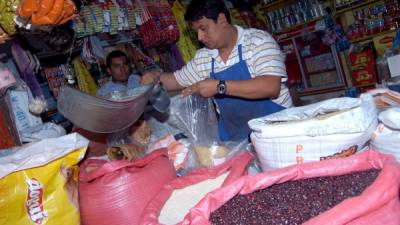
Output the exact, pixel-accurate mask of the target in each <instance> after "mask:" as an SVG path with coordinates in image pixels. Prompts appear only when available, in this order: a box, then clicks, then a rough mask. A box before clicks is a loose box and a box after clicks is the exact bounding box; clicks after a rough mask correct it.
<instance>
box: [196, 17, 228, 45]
mask: <svg viewBox="0 0 400 225" xmlns="http://www.w3.org/2000/svg"><path fill="white" fill-rule="evenodd" d="M221 16H222V14H220V16H219V17H221ZM191 26H192V28H193V30H194V31H196V33H197V39H198V40H199V41H200V42H201V43H203V44H204V45H205V46H206V47H207V48H210V49H218V48H219V47H220V45H221V44H220V43H221V42H223V40H222V38H223V36H222V35H221V33H222V32H223V29H222V28H223V24H222V22H221V20H220V18H218V20H217V21H216V22H215V21H214V20H212V19H208V18H206V17H203V18H201V19H200V20H197V21H195V22H192V23H191Z"/></svg>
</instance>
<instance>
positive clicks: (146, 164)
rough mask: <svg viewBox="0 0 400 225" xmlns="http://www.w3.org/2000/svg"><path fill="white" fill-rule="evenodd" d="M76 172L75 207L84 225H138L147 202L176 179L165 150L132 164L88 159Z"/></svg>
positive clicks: (120, 161) (122, 161)
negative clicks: (77, 202) (78, 172)
mask: <svg viewBox="0 0 400 225" xmlns="http://www.w3.org/2000/svg"><path fill="white" fill-rule="evenodd" d="M80 169H81V170H80V174H79V204H80V212H81V219H82V224H84V225H94V224H95V225H103V224H104V225H113V224H118V225H134V224H138V223H139V220H140V217H141V215H142V211H143V209H144V208H145V207H146V205H147V203H148V202H149V201H150V200H151V199H152V198H153V197H154V196H155V195H156V194H157V193H158V192H159V191H160V190H161V188H162V187H163V186H164V185H165V184H167V183H169V182H170V181H172V180H173V179H174V178H176V176H175V169H174V166H173V164H172V162H171V161H170V160H169V159H168V155H167V151H166V149H160V150H156V151H154V152H152V153H151V154H149V155H147V156H146V157H145V158H143V159H139V160H135V161H127V160H118V161H110V162H108V161H105V160H95V159H89V160H87V161H85V162H84V163H83V164H82V165H81V168H80ZM92 169H93V170H92Z"/></svg>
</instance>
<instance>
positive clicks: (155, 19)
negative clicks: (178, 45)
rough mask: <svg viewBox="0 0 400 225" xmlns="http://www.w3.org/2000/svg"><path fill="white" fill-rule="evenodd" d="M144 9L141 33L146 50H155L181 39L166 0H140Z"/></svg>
mask: <svg viewBox="0 0 400 225" xmlns="http://www.w3.org/2000/svg"><path fill="white" fill-rule="evenodd" d="M138 3H139V5H140V6H141V8H142V11H141V12H142V14H141V17H142V21H144V23H143V24H142V25H141V26H140V27H139V33H140V36H141V37H142V40H143V46H144V48H153V47H157V46H159V45H162V44H172V43H174V42H175V41H177V40H178V38H179V30H178V28H177V24H176V21H175V18H174V15H173V13H172V10H171V7H170V5H169V3H168V1H166V0H138Z"/></svg>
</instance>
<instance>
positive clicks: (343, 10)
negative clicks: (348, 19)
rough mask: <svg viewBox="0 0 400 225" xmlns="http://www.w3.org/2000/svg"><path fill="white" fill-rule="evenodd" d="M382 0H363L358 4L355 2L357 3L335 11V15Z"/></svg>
mask: <svg viewBox="0 0 400 225" xmlns="http://www.w3.org/2000/svg"><path fill="white" fill-rule="evenodd" d="M380 1H382V0H368V1H363V2H361V3H358V4H355V5H352V6H349V7H346V8H343V9H340V10H338V11H336V12H335V13H334V15H335V16H338V15H340V14H342V13H345V12H348V11H350V10H353V9H356V8H361V7H363V6H366V5H369V4H371V3H375V2H380Z"/></svg>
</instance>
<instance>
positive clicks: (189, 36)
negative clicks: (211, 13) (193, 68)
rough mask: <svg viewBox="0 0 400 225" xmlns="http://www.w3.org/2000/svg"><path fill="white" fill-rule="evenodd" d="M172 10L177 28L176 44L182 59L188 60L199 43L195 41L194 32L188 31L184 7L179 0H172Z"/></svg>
mask: <svg viewBox="0 0 400 225" xmlns="http://www.w3.org/2000/svg"><path fill="white" fill-rule="evenodd" d="M172 12H173V13H174V16H175V18H176V22H177V25H178V28H179V40H178V44H177V45H178V48H179V51H180V52H181V55H182V58H183V60H184V61H185V62H189V61H190V60H191V59H192V58H193V57H194V55H195V54H196V50H197V48H199V43H198V42H197V41H196V40H197V39H196V36H195V34H194V33H193V32H191V31H190V28H189V27H188V25H187V23H186V22H185V18H184V14H185V7H184V6H183V5H182V4H181V3H180V2H179V1H174V4H173V6H172Z"/></svg>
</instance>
